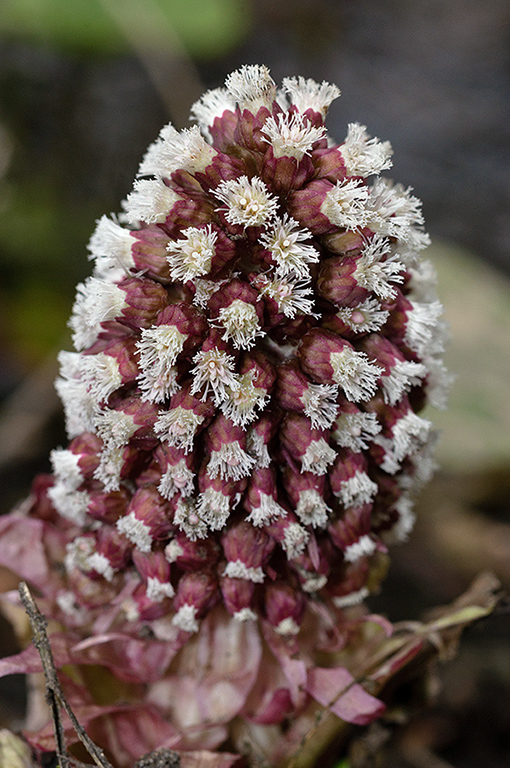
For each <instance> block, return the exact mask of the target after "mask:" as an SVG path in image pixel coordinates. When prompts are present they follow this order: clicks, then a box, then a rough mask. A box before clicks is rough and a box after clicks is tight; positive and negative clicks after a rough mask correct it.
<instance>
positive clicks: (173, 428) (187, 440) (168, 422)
mask: <svg viewBox="0 0 510 768" xmlns="http://www.w3.org/2000/svg"><path fill="white" fill-rule="evenodd" d="M203 420H204V417H203V416H200V415H198V414H196V413H193V411H191V410H189V409H188V408H182V406H180V405H179V406H177V408H172V410H171V411H160V412H159V414H158V420H157V421H156V423H155V425H154V431H155V433H156V434H157V435H158V437H160V438H161V439H162V440H166V442H167V443H168V444H169V445H171V446H173V447H174V448H182V449H183V450H184V451H185V453H189V452H190V451H191V450H192V448H193V440H194V438H195V434H196V431H197V429H198V427H199V426H200V424H201V423H202V422H203Z"/></svg>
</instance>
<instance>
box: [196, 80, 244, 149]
mask: <svg viewBox="0 0 510 768" xmlns="http://www.w3.org/2000/svg"><path fill="white" fill-rule="evenodd" d="M235 108H236V100H235V98H234V97H233V96H232V95H231V94H230V93H229V92H228V91H227V89H226V88H214V89H213V90H211V91H206V93H204V95H203V96H202V97H201V98H200V99H199V100H198V101H196V102H195V103H194V104H193V106H192V107H191V115H192V117H193V118H194V119H195V120H196V121H197V122H198V125H199V128H200V130H201V131H202V133H203V134H204V136H207V137H208V138H212V137H211V131H210V128H211V127H212V125H213V123H214V121H215V120H216V118H217V117H221V116H222V115H223V114H224V112H226V111H227V110H228V111H229V112H235Z"/></svg>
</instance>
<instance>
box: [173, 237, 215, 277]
mask: <svg viewBox="0 0 510 768" xmlns="http://www.w3.org/2000/svg"><path fill="white" fill-rule="evenodd" d="M182 234H183V235H184V237H182V238H181V239H180V240H172V241H171V242H170V243H168V246H167V250H168V256H167V260H168V263H169V265H170V275H171V277H172V280H182V281H183V282H184V283H185V282H187V281H188V280H193V279H195V278H196V277H201V276H202V275H206V274H207V273H208V272H210V271H211V262H212V258H213V256H214V253H215V251H214V245H215V243H216V240H217V239H218V235H217V234H216V232H213V231H212V229H211V225H210V224H209V226H207V227H188V228H187V229H185V230H184V232H183V233H182Z"/></svg>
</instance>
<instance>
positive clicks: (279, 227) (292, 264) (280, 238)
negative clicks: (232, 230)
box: [260, 214, 319, 278]
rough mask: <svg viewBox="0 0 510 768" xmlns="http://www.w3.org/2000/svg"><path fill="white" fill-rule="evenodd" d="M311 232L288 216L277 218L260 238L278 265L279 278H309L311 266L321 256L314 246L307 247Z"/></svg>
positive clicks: (277, 273)
mask: <svg viewBox="0 0 510 768" xmlns="http://www.w3.org/2000/svg"><path fill="white" fill-rule="evenodd" d="M311 237H312V234H311V232H309V231H308V230H307V229H304V228H302V227H300V225H299V224H298V222H297V221H295V220H294V219H293V218H291V217H290V216H289V215H288V214H284V215H283V218H281V219H279V218H277V219H276V220H275V222H274V223H273V224H272V225H271V227H270V228H269V229H267V230H266V231H265V232H264V233H263V234H262V235H261V238H260V242H261V243H262V245H263V246H264V247H265V248H267V249H268V251H270V253H271V256H272V258H273V260H274V262H275V264H276V275H277V277H285V275H295V276H296V277H297V278H309V277H310V270H309V266H308V265H309V264H316V263H317V262H318V261H319V254H318V252H317V250H316V249H315V248H314V247H313V246H312V245H306V244H305V241H306V240H310V239H311Z"/></svg>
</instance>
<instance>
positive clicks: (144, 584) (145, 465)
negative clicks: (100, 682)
mask: <svg viewBox="0 0 510 768" xmlns="http://www.w3.org/2000/svg"><path fill="white" fill-rule="evenodd" d="M338 96H339V90H338V88H336V86H334V85H330V84H328V83H322V84H318V83H315V82H314V81H313V80H306V79H304V78H302V77H299V78H287V79H286V80H285V81H284V83H283V89H282V90H278V89H277V87H276V84H275V83H274V82H273V80H272V78H271V76H270V73H269V71H268V70H267V68H265V67H261V66H255V65H253V66H247V67H242V68H241V69H240V70H238V71H236V72H234V73H232V74H231V75H230V76H229V77H228V78H227V80H226V83H225V88H220V89H217V90H215V91H211V92H209V93H207V94H205V96H203V97H202V99H201V100H200V101H199V102H197V103H196V104H195V105H194V107H193V110H192V113H193V117H194V119H195V120H197V122H198V126H194V127H193V128H190V129H185V130H183V131H181V132H178V131H177V130H176V129H175V128H173V126H167V127H166V128H164V129H163V130H162V131H161V134H160V136H159V137H158V138H157V139H156V141H155V143H154V144H153V145H152V146H151V147H150V148H149V150H148V151H147V154H146V155H145V157H144V159H143V161H142V163H141V166H140V170H139V178H138V179H137V180H136V182H135V185H134V189H133V191H132V192H131V193H130V194H129V195H128V197H127V200H126V202H125V203H124V212H123V213H122V214H120V215H119V217H118V218H116V217H111V218H107V217H103V218H101V219H100V220H99V221H98V223H97V228H96V231H95V233H94V235H93V236H92V238H91V240H90V244H89V250H90V256H91V259H93V261H94V274H93V276H92V277H90V278H88V279H87V280H86V281H85V282H84V283H82V284H81V285H79V286H78V291H77V298H76V302H75V305H74V309H73V315H72V318H71V321H70V326H71V329H72V331H73V342H74V345H75V351H74V352H65V353H62V354H61V356H60V363H61V374H60V377H59V380H58V383H57V388H58V391H59V394H60V395H61V397H62V400H63V402H64V406H65V411H66V423H67V429H68V433H69V438H70V440H71V442H70V444H69V446H68V447H67V448H60V449H57V450H55V451H53V453H52V457H51V458H52V466H53V479H52V480H50V481H48V482H46V483H45V484H42V485H41V483H40V481H38V483H36V485H35V486H34V494H35V495H34V500H33V502H32V504H31V506H30V511H29V516H30V518H33V519H35V520H37V519H39V520H41V521H42V522H44V526H45V530H46V528H47V529H48V531H49V530H50V529H51V532H54V531H55V530H56V531H58V532H59V534H58V535H59V536H60V537H61V538H62V548H63V551H67V555H66V557H65V566H66V569H65V573H64V574H63V575H62V579H63V583H62V585H61V587H60V588H59V590H60V591H57V593H55V592H53V593H52V594H50V595H48V601H49V602H48V604H51V600H53V601H54V602H55V599H56V598H55V594H58V595H60V598H59V599H60V603H61V604H62V605H64V603H65V604H66V605H71V603H72V607H73V608H72V611H71V610H69V612H68V613H69V621H70V622H71V614H72V626H73V632H75V633H76V632H77V633H78V634H79V633H81V635H82V637H85V636H87V635H89V634H92V635H93V634H94V633H100V632H102V631H106V628H107V629H108V630H111V631H112V633H113V635H112V638H114V637H117V636H120V635H122V634H124V636H126V637H130V638H136V639H137V642H138V641H140V642H141V641H142V640H143V641H144V642H145V643H146V647H147V649H148V650H147V654H148V656H150V654H151V650H150V649H151V647H152V646H151V643H153V642H154V643H156V642H164V643H167V644H168V646H167V647H168V649H169V650H168V653H169V654H170V649H171V655H169V656H168V659H167V663H166V665H165V666H164V668H162V669H161V670H159V671H158V672H157V673H156V672H155V671H154V670H155V667H151V669H152V672H151V675H152V676H151V678H150V680H149V679H148V678H147V679H144V675H143V673H141V672H140V671H139V668H138V667H136V664H135V661H134V660H133V661H132V662H126V663H131V664H132V667H133V668H132V670H131V673H130V674H131V675H132V677H131V678H130V679H136V680H137V682H139V683H143V684H144V685H145V686H146V689H145V690H146V691H147V696H148V697H149V701H151V702H152V705H153V706H154V707H156V708H158V707H159V709H158V712H160V716H161V717H162V718H167V721H168V722H172V723H174V724H175V723H178V726H175V728H176V729H177V730H175V732H174V735H173V736H172V738H173V740H174V742H175V743H176V744H178V745H180V747H182V748H191V747H192V746H193V745H194V744H196V739H197V738H202V739H203V743H204V744H206V745H208V746H209V747H211V748H214V747H216V746H218V745H219V744H221V743H222V742H224V741H225V739H227V737H228V735H229V733H230V731H229V727H230V726H229V723H230V722H231V721H232V720H233V719H235V718H239V717H241V718H242V717H243V716H244V714H246V712H250V713H251V716H252V717H253V718H254V720H253V722H254V723H257V718H259V720H258V722H259V724H258V725H255V726H254V728H262V727H263V726H262V725H261V723H263V722H266V723H271V724H272V725H271V727H272V728H273V727H276V724H278V723H282V722H283V721H284V720H285V719H286V718H288V717H289V715H294V716H297V715H298V714H299V713H300V712H301V711H302V710H303V709H304V707H305V706H306V704H307V702H309V701H310V695H311V694H307V693H305V689H304V688H303V687H301V688H300V689H299V691H300V692H298V690H297V689H296V688H295V687H294V688H293V684H291V682H289V680H287V682H285V681H284V677H285V675H284V673H283V672H282V668H283V669H287V672H286V673H285V674H287V673H288V669H289V668H290V667H288V665H287V667H285V665H284V667H280V666H279V665H280V661H281V658H282V656H281V654H284V650H282V649H285V648H287V649H288V653H289V662H288V663H289V664H290V654H291V653H292V654H299V653H300V648H301V650H302V652H303V655H302V658H303V659H304V660H305V661H303V664H304V665H305V666H306V665H308V668H310V665H313V664H314V663H315V662H314V653H315V646H314V642H315V641H313V640H310V638H311V634H310V626H312V625H313V626H315V627H316V629H317V633H316V634H317V637H318V636H319V635H320V634H321V633H322V634H323V635H324V636H325V635H326V633H327V630H326V627H330V626H335V625H338V624H339V623H340V624H341V622H342V620H343V617H344V615H347V613H345V612H348V611H349V610H350V609H351V608H350V607H351V606H354V605H357V604H358V603H360V602H361V601H362V600H363V599H364V598H365V597H366V596H367V595H368V594H369V592H370V590H372V589H374V588H376V586H377V580H378V579H377V573H379V572H380V570H381V569H380V567H379V561H380V558H381V557H383V556H384V554H385V552H386V547H387V545H388V544H389V543H391V541H392V540H395V539H396V540H399V539H402V538H405V536H406V535H407V534H408V533H409V530H410V528H411V527H412V521H413V515H412V511H411V510H412V497H413V494H414V493H415V491H416V489H417V488H418V487H419V485H420V484H421V483H422V482H423V481H424V479H425V478H426V477H427V475H428V474H430V471H431V468H432V458H431V449H432V446H433V443H434V441H435V433H434V431H433V430H432V429H431V425H430V423H429V422H428V420H427V419H425V418H424V417H423V416H422V415H420V414H419V410H420V409H421V408H422V407H423V406H424V405H425V404H426V403H427V402H428V401H431V400H432V401H433V402H436V403H440V402H442V401H443V400H444V397H443V393H444V391H445V389H446V385H447V384H448V378H447V374H446V373H445V370H444V366H443V364H442V362H441V354H442V350H443V346H444V339H445V331H444V326H443V324H442V321H441V319H440V314H441V306H440V304H439V302H438V301H437V298H436V297H435V292H434V276H433V271H432V270H431V269H429V268H428V267H427V262H424V261H423V259H422V256H421V250H422V249H423V248H424V247H425V246H426V245H427V242H428V239H427V236H426V234H425V232H424V230H423V219H422V214H421V208H420V203H419V201H418V200H417V198H416V197H414V196H413V195H412V194H411V192H410V190H409V189H405V188H403V187H401V186H399V185H394V184H392V183H391V182H389V181H388V180H386V179H383V178H382V177H380V176H379V174H380V173H381V172H383V171H385V170H387V169H388V168H389V167H390V166H391V155H392V151H391V147H390V145H389V143H388V142H381V141H379V140H378V139H376V138H372V137H370V136H369V134H368V133H367V130H366V128H365V127H364V126H361V125H359V124H357V123H351V124H349V126H348V129H347V135H346V136H345V138H344V140H343V141H340V142H339V143H335V142H334V141H333V140H332V139H331V138H330V137H328V135H327V129H326V125H325V118H326V114H327V110H328V107H329V105H330V104H331V102H332V101H333V99H335V98H337V97H338ZM47 535H48V536H49V535H50V533H47ZM51 535H53V533H52V534H51ZM66 548H67V549H66ZM39 586H40V585H39ZM101 590H103V593H102V594H103V597H101ZM69 595H71V596H72V600H71V598H69V599H68V597H65V599H64V597H63V596H69ZM55 605H56V606H57V605H58V601H57V602H56V603H55ZM106 605H108V612H106V608H105V606H106ZM55 610H57V608H55ZM58 610H59V613H58V615H59V616H60V617H61V616H62V615H64V616H65V612H64V614H63V612H62V609H61V608H59V609H58ZM80 617H82V618H81V624H80ZM311 617H313V622H315V624H313V622H312V619H311ZM340 636H342V637H345V636H346V635H345V636H344V635H342V633H339V635H338V637H340ZM229 638H230V639H229ZM240 638H243V642H245V643H246V644H247V647H250V648H251V657H250V659H249V661H248V669H247V672H246V675H245V676H243V675H239V676H238V677H235V675H234V676H233V678H231V680H232V679H234V678H235V681H236V682H234V683H231V685H233V687H234V688H235V695H233V696H227V697H226V699H228V702H227V701H226V699H225V697H224V698H223V700H222V701H223V704H222V705H221V706H220V704H219V700H218V701H216V700H215V703H214V702H213V697H212V694H211V698H208V697H209V694H208V693H207V692H206V691H205V689H206V688H207V685H206V684H204V687H203V688H201V689H200V690H199V689H198V688H197V687H196V686H195V684H194V683H192V682H191V681H192V679H193V678H192V675H193V669H191V671H190V668H189V661H186V659H189V658H191V657H193V654H195V653H196V658H197V659H205V658H209V654H210V653H212V651H211V649H212V648H214V653H213V654H212V656H211V658H212V659H213V661H211V663H212V664H213V666H214V665H220V661H219V660H220V659H222V658H223V656H222V653H223V651H222V650H221V649H222V648H223V647H224V646H225V644H226V643H227V642H228V643H230V644H232V648H234V649H235V648H237V647H238V645H239V647H241V645H242V643H241V639H240ZM112 642H113V640H112ZM338 642H340V641H338ZM342 642H347V641H345V639H344V641H342ZM236 643H237V644H238V645H236ZM208 644H209V645H208ZM222 644H223V645H222ZM300 644H301V645H300ZM158 647H159V646H158ZM262 648H264V649H265V650H264V658H268V654H269V655H271V653H272V654H273V656H274V658H275V661H274V665H275V669H276V668H278V670H279V671H278V672H276V673H275V677H274V681H271V680H268V679H267V678H264V673H263V669H262V667H260V669H259V667H258V666H257V665H258V664H259V662H260V659H261V654H262V650H261V649H262ZM179 649H181V650H179ZM186 649H188V650H186ZM200 649H201V650H200ZM204 649H209V650H204ZM270 649H272V650H270ZM278 649H279V650H278ZM158 653H159V651H158ZM232 653H234V655H235V653H237V651H235V650H233V651H232ZM187 654H189V655H187ZM275 654H276V655H275ZM278 654H280V656H278ZM96 658H98V659H99V658H100V652H99V650H98V651H97V656H96ZM151 658H153V662H152V663H153V664H155V663H156V662H155V659H156V656H154V657H151ZM157 658H160V657H159V656H157ZM165 658H166V657H165ZM172 658H173V661H172V665H171V666H169V664H170V660H171V659H172ZM105 659H106V656H105ZM180 659H182V662H181V661H180ZM277 659H279V661H276V660H277ZM95 663H100V662H98V661H96V662H95ZM105 663H108V662H107V661H105ZM221 663H223V662H221ZM225 663H226V662H225ZM232 663H234V662H232ZM264 663H265V662H264ZM292 663H294V661H293V662H292ZM331 663H334V662H333V661H332V662H331ZM181 665H182V666H181ZM187 665H188V666H187ZM135 667H136V669H135ZM215 669H216V667H215ZM137 670H138V671H137ZM218 670H219V667H218V669H217V670H216V671H214V670H213V672H212V674H213V675H214V674H217V679H220V678H221V675H222V674H224V673H225V669H223V670H219V671H218ZM114 672H115V670H114ZM181 672H182V675H183V678H182V679H181V677H180V674H181ZM204 674H205V673H204ZM225 674H227V673H225ZM228 674H230V673H228ZM137 675H138V676H137ZM190 675H191V677H190ZM186 676H187V677H186ZM184 677H185V678H186V680H188V682H187V683H186V685H187V686H188V688H183V687H182V686H183V685H184V683H183V682H182V680H183V679H184ZM241 677H242V681H241ZM159 678H161V680H160V682H159V683H158V684H157V687H156V688H155V689H154V690H153V689H152V688H151V687H150V686H151V684H152V682H154V680H159ZM248 680H249V681H251V682H250V683H249V684H248V683H247V682H246V681H248ZM243 681H244V682H243ZM197 685H198V683H197ZM180 686H181V687H180ZM243 686H244V687H243ZM274 686H277V687H278V690H279V691H281V692H280V693H278V695H276V693H275V695H274V697H273V693H274V690H273V688H274ZM213 687H214V686H213ZM312 689H313V686H312V687H310V686H309V690H312ZM250 691H252V693H251V694H250ZM272 692H273V693H272ZM249 695H251V698H250V699H249V700H248V697H249ZM179 696H180V697H181V698H184V699H186V701H189V702H191V703H190V704H189V707H190V709H189V710H188V709H187V710H186V712H187V714H185V715H184V714H183V713H175V712H174V714H172V705H170V704H168V702H169V701H171V700H175V699H176V698H177V700H178V699H179ZM201 697H202V698H201ZM204 697H205V698H204ZM257 697H258V698H257ZM270 701H271V702H272V703H271V705H270V706H269V704H268V702H270ZM247 702H248V703H247ZM264 702H266V703H265V704H264ZM277 702H281V706H280V705H277ZM227 704H228V706H227ZM266 705H267V706H266ZM187 706H188V704H186V707H187ZM194 707H196V709H193V708H194ZM222 707H223V709H222ZM374 711H375V710H374ZM200 712H202V713H203V716H202V715H200ZM243 713H244V714H243ZM254 713H258V714H257V715H256V714H254ZM181 715H182V716H181ZM172 718H174V719H172ZM187 718H188V719H187ZM211 723H212V725H211ZM220 726H221V727H220ZM172 728H174V725H172ZM248 730H249V729H248ZM233 733H234V731H233V732H232V733H231V738H232V739H234V742H235V737H234V735H232V734H233ZM175 734H178V735H175ZM245 737H246V733H245V735H244V736H243V737H242V738H240V739H239V740H238V746H239V748H242V744H243V739H244V738H245ZM256 738H258V737H256ZM162 739H163V740H164V739H165V737H164V736H162ZM234 742H232V743H234ZM235 743H237V742H235ZM138 756H139V755H134V754H133V755H132V757H138ZM269 760H270V761H271V754H269ZM120 763H122V760H120Z"/></svg>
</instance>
